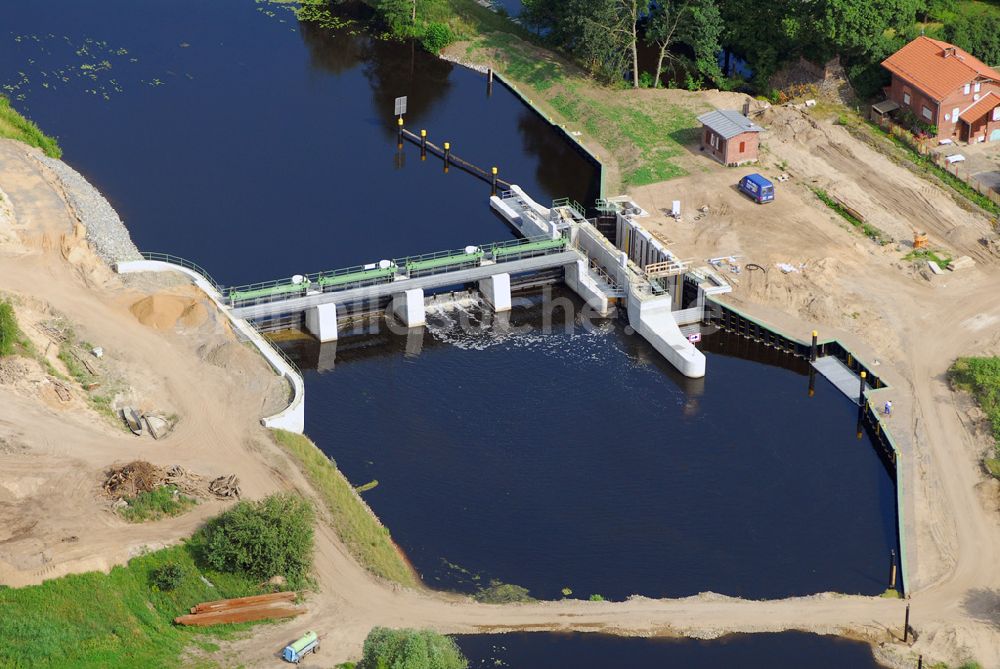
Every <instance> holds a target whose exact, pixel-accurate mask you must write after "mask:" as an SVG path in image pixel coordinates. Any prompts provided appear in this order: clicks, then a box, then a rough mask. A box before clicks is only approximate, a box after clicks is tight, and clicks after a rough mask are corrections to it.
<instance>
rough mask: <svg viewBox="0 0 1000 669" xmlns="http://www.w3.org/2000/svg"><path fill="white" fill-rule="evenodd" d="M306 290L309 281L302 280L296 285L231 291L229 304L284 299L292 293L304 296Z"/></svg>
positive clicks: (293, 283) (286, 284)
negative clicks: (276, 298) (275, 298)
mask: <svg viewBox="0 0 1000 669" xmlns="http://www.w3.org/2000/svg"><path fill="white" fill-rule="evenodd" d="M308 289H309V279H306V278H303V279H302V281H299V282H298V283H295V282H292V283H284V284H280V285H277V286H269V287H267V288H257V289H255V290H231V291H229V301H230V303H231V304H235V303H236V302H246V301H247V300H262V299H265V298H273V297H284V296H286V295H289V294H294V293H299V294H305V292H306V291H307V290H308Z"/></svg>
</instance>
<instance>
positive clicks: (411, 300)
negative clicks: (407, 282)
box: [389, 288, 427, 328]
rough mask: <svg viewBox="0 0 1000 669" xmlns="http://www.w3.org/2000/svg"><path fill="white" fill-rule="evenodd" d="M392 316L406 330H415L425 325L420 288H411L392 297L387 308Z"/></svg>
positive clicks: (422, 296)
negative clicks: (406, 328)
mask: <svg viewBox="0 0 1000 669" xmlns="http://www.w3.org/2000/svg"><path fill="white" fill-rule="evenodd" d="M389 310H390V311H391V312H392V315H393V316H395V317H396V319H397V320H399V322H400V323H402V324H403V325H405V326H406V327H408V328H416V327H420V326H421V325H426V323H427V310H426V309H425V308H424V291H423V289H422V288H411V289H410V290H407V291H406V292H403V293H397V294H396V295H393V297H392V304H391V305H390V306H389Z"/></svg>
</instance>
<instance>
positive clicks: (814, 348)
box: [809, 330, 819, 362]
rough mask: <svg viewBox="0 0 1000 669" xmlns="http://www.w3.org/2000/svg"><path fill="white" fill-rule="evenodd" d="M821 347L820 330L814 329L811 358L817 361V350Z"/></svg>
mask: <svg viewBox="0 0 1000 669" xmlns="http://www.w3.org/2000/svg"><path fill="white" fill-rule="evenodd" d="M818 348H819V332H817V331H816V330H813V343H812V348H811V349H809V360H811V361H812V362H816V351H817V349H818Z"/></svg>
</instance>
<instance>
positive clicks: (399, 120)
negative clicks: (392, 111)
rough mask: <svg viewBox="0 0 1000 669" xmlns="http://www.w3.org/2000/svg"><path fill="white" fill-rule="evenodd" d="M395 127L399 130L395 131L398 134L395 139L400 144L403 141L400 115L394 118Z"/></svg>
mask: <svg viewBox="0 0 1000 669" xmlns="http://www.w3.org/2000/svg"><path fill="white" fill-rule="evenodd" d="M396 127H397V128H399V132H398V133H397V134H398V137H397V141H398V142H399V143H400V144H402V143H403V117H402V116H400V117H399V118H398V119H396Z"/></svg>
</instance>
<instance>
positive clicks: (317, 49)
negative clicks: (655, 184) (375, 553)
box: [0, 0, 896, 667]
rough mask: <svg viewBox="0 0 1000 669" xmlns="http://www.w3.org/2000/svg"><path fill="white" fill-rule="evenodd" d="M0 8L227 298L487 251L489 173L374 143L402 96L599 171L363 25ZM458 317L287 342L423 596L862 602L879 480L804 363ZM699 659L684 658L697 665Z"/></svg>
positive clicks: (512, 151)
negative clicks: (692, 362) (507, 327)
mask: <svg viewBox="0 0 1000 669" xmlns="http://www.w3.org/2000/svg"><path fill="white" fill-rule="evenodd" d="M359 11H360V10H359ZM2 13H3V23H2V30H0V86H2V87H3V90H4V92H5V93H6V94H8V95H9V96H10V97H11V98H12V100H13V101H14V104H15V105H16V106H17V107H18V108H20V109H22V110H25V111H26V112H27V113H28V114H29V115H30V116H31V117H32V118H33V119H34V120H35V121H37V122H38V123H39V124H40V125H41V126H42V128H44V129H45V130H46V131H47V132H49V133H51V134H54V135H56V136H57V137H58V138H59V141H60V143H61V145H62V147H63V149H64V151H65V159H66V160H67V162H69V163H70V164H72V165H73V166H74V167H76V168H77V169H79V170H80V171H81V172H82V173H83V174H84V175H85V176H87V177H88V178H89V179H90V180H91V181H92V182H93V183H94V184H95V185H96V186H98V187H99V188H100V189H101V191H102V192H103V193H104V194H105V195H106V196H107V197H108V198H109V199H110V200H111V202H112V203H113V204H114V205H115V206H116V208H117V209H118V211H119V212H120V213H121V214H122V217H123V218H124V220H125V222H126V224H127V225H128V227H129V229H130V231H131V233H132V236H133V238H134V239H135V241H136V243H137V245H138V246H139V247H140V248H141V249H142V250H145V251H163V252H170V253H174V254H176V255H179V256H183V257H186V258H188V259H190V260H192V261H195V262H198V263H199V264H200V265H202V266H203V267H206V268H208V269H209V270H210V271H211V272H212V274H213V275H214V276H215V278H216V279H217V280H219V281H221V282H223V283H226V284H235V283H243V282H250V281H258V280H266V279H269V278H275V277H280V276H288V275H290V274H293V273H297V272H311V271H319V270H326V269H333V268H336V267H342V266H346V265H351V264H357V263H361V262H367V261H372V260H377V259H379V258H385V257H398V256H402V255H407V254H416V253H423V252H430V251H437V250H442V249H445V248H461V247H463V246H465V245H466V244H469V243H478V242H485V241H490V240H497V239H503V238H505V237H509V236H511V234H512V233H511V231H510V230H509V229H508V228H507V227H506V226H505V225H504V224H503V223H502V222H501V221H500V220H499V219H498V218H496V217H495V216H493V215H492V214H491V212H490V211H489V209H488V205H487V201H486V196H487V194H488V188H487V186H486V185H485V184H483V183H482V182H480V181H477V180H475V179H473V178H471V177H470V176H468V175H466V174H463V173H461V172H459V171H457V170H452V171H451V173H449V174H443V173H442V170H441V165H440V163H439V162H436V161H435V160H434V159H428V160H427V161H426V162H421V161H420V157H419V152H418V151H416V150H415V149H414V147H412V146H407V147H406V148H405V149H404V151H403V153H402V154H398V153H397V151H396V146H395V131H394V129H393V128H392V126H391V120H392V119H391V111H392V100H393V98H394V97H395V96H397V95H408V96H409V104H410V110H409V113H408V115H407V124H408V126H409V127H410V128H413V129H419V128H421V127H424V128H427V129H428V131H429V134H430V136H431V138H432V139H434V140H440V141H444V140H449V141H451V142H452V144H453V146H454V147H455V151H456V153H457V154H459V155H461V156H462V157H464V158H466V159H468V160H471V161H473V162H474V163H477V164H479V165H481V166H485V167H488V166H490V165H494V164H495V165H498V166H499V167H500V170H501V175H502V176H503V177H504V178H507V179H509V180H511V181H514V182H516V183H519V184H520V185H521V186H523V187H524V188H525V189H526V190H527V191H528V192H529V193H531V194H532V195H534V196H536V197H537V198H538V199H539V200H541V201H544V200H545V199H546V198H554V197H562V196H569V197H572V198H574V199H577V200H580V201H581V202H590V201H592V200H593V198H594V197H595V196H596V194H597V183H598V173H597V170H596V169H595V167H594V166H593V165H592V164H591V163H590V162H589V161H588V160H587V159H586V158H584V157H583V156H581V155H580V154H579V153H578V151H577V150H576V149H575V148H574V147H573V145H572V144H571V143H570V142H569V141H568V140H567V139H566V138H565V137H564V136H563V135H562V134H561V133H560V132H557V131H555V130H554V129H553V128H551V127H549V126H548V125H547V124H546V123H545V121H544V120H543V119H541V118H540V117H539V116H537V115H536V114H535V113H533V112H532V111H531V110H529V109H527V108H526V107H525V106H523V105H522V104H521V103H520V101H519V100H518V99H517V98H516V97H515V96H514V95H512V94H511V93H510V92H509V91H507V90H506V89H505V88H504V87H503V86H499V85H498V86H495V87H494V90H493V94H492V96H490V97H487V95H486V87H485V82H484V79H483V77H482V76H481V75H478V74H476V73H473V72H470V71H468V70H465V69H463V68H461V67H458V66H454V65H452V64H450V63H446V62H444V61H441V60H438V59H436V58H434V57H432V56H430V55H428V54H425V53H422V52H421V51H420V50H419V48H413V46H412V45H409V44H399V43H394V42H386V41H380V40H377V39H373V38H372V37H370V36H369V35H367V34H365V32H364V31H363V29H361V28H359V27H358V26H355V27H353V28H348V29H344V30H339V31H338V30H327V29H323V28H320V27H317V26H315V25H303V24H299V23H298V22H296V21H295V19H294V18H293V17H292V15H291V14H290V13H289V12H288V10H287V9H286V8H283V7H281V6H279V5H277V4H274V3H268V2H253V1H252V0H213V2H203V1H202V0H149V1H147V2H142V3H136V2H134V1H133V0H100V1H97V2H91V3H79V2H76V1H75V0H47V1H46V2H19V3H7V4H6V5H5V6H4V8H3V11H2ZM460 313H461V312H454V311H447V310H446V311H443V312H441V313H439V314H438V316H437V317H436V320H435V321H434V322H433V323H432V325H431V326H430V327H429V328H427V329H426V330H425V331H424V332H422V333H413V334H411V335H410V336H408V337H407V336H397V335H393V334H391V333H385V332H383V333H380V334H372V335H366V336H364V337H359V338H350V339H344V340H341V341H340V342H339V343H338V344H337V346H336V349H335V350H334V349H332V348H331V346H330V345H327V346H324V347H319V346H318V345H317V344H315V343H314V342H307V343H298V344H294V345H292V344H290V345H289V347H290V349H291V350H293V352H294V353H295V354H296V355H297V357H298V358H299V359H300V360H301V361H303V362H304V363H307V364H305V365H304V366H306V367H311V368H312V369H307V370H306V372H305V375H306V385H307V397H308V400H307V411H306V416H307V423H308V425H307V427H308V432H309V434H310V436H312V437H313V438H314V439H315V441H316V442H317V443H318V444H319V445H320V447H321V448H323V449H324V450H325V451H326V452H327V453H328V454H329V455H330V456H332V457H333V458H335V459H336V461H337V462H338V464H339V465H340V466H341V467H342V469H343V470H344V471H345V472H346V474H347V475H348V477H349V478H350V479H351V480H352V481H353V482H354V483H355V484H361V483H365V482H367V481H370V480H372V479H378V481H379V485H378V486H377V487H376V488H375V489H373V490H371V491H369V492H367V493H365V498H366V499H367V500H368V502H369V503H370V504H371V506H372V507H373V508H374V510H375V511H376V512H377V513H378V514H379V515H380V516H381V518H382V519H383V520H384V521H385V522H386V524H387V525H388V527H389V528H390V529H391V531H392V533H393V536H394V537H395V539H396V540H397V542H398V543H399V544H400V545H401V546H402V547H403V549H404V550H405V551H406V552H407V554H408V555H409V556H410V558H411V560H412V561H413V563H414V564H415V565H416V567H417V568H418V570H419V571H420V572H421V574H422V576H423V577H424V579H425V580H426V581H427V583H428V584H430V585H432V586H438V587H442V588H452V589H458V590H463V591H473V590H475V589H476V588H478V587H479V586H480V585H482V584H484V583H486V582H488V581H490V580H491V579H498V580H501V581H504V582H508V583H515V584H519V585H523V586H525V587H527V588H529V590H530V591H531V592H532V594H533V595H535V596H536V597H560V596H562V589H563V588H569V589H571V590H572V593H573V594H572V596H574V597H589V596H590V595H591V594H600V595H602V596H604V597H607V598H613V599H621V598H624V597H626V596H628V595H629V594H632V593H642V594H646V595H652V596H661V595H684V594H691V593H695V592H699V591H703V590H713V591H716V592H722V593H726V594H733V595H744V596H748V597H780V596H784V595H790V594H805V593H814V592H821V591H826V590H838V591H842V592H863V593H869V594H875V593H879V592H881V591H882V590H884V588H885V586H886V585H887V584H886V579H887V575H888V574H887V571H888V570H887V566H888V565H887V560H888V553H889V551H890V550H891V549H893V548H895V547H896V531H895V498H894V494H893V489H892V479H891V477H890V476H889V475H888V474H887V472H886V471H885V469H884V467H883V466H882V464H881V462H880V461H879V459H878V457H877V455H876V453H875V451H874V448H873V447H872V445H871V443H870V441H869V440H868V437H867V435H863V438H862V439H861V440H858V439H857V438H856V437H855V435H854V426H855V418H856V415H855V411H856V409H855V407H853V406H852V405H851V403H850V402H849V401H848V400H846V399H845V398H844V397H842V396H841V395H839V394H838V393H837V392H836V391H835V390H834V389H833V388H832V387H831V386H830V385H829V384H827V383H826V382H825V381H823V380H822V379H818V380H817V382H816V387H817V393H816V396H815V397H812V398H810V397H808V393H807V386H808V379H807V377H806V376H805V370H804V368H802V367H801V366H800V365H799V366H797V364H793V363H791V362H790V361H789V360H787V359H775V358H774V357H773V353H772V354H771V357H769V358H767V360H768V362H770V363H774V362H777V363H781V364H784V365H786V366H785V367H783V366H781V365H775V364H765V363H764V362H760V361H759V360H755V358H762V356H760V355H758V352H756V351H755V350H754V349H753V348H752V347H749V346H748V345H747V344H746V342H740V341H739V340H733V339H731V338H728V337H726V336H722V335H714V336H710V337H707V338H706V339H705V341H704V342H703V344H702V346H703V347H704V349H705V350H706V352H707V355H708V376H707V377H706V378H705V379H703V380H701V381H690V380H686V379H683V378H680V377H679V376H678V375H677V374H675V373H674V371H673V370H672V369H671V368H670V367H669V366H668V365H667V364H666V363H665V362H664V361H663V360H662V359H661V358H660V357H659V355H657V354H656V353H655V352H654V351H652V350H651V349H650V348H649V347H648V346H647V345H646V344H645V342H644V341H643V340H642V339H640V338H639V337H637V336H634V335H630V334H627V333H626V332H625V331H624V330H623V328H622V326H621V325H620V324H618V323H617V322H613V321H607V322H604V323H603V324H601V325H600V326H599V327H598V328H597V329H594V330H588V329H586V328H584V327H583V326H582V325H580V324H576V323H574V324H573V325H572V327H570V328H569V330H562V329H559V330H557V331H555V332H545V328H544V318H543V315H542V312H541V310H540V307H539V306H537V305H534V306H522V307H520V308H519V309H518V310H517V311H515V313H514V314H513V315H512V319H511V320H512V322H513V324H514V325H515V326H517V325H520V326H527V327H522V328H519V330H518V331H517V332H512V333H507V334H503V333H502V331H501V330H499V329H496V328H493V329H489V330H487V331H484V332H481V333H478V334H471V335H470V334H467V333H463V332H461V331H460V330H458V329H456V327H455V326H454V325H453V319H455V318H456V314H460ZM469 313H471V314H472V317H473V318H476V317H478V311H477V310H476V309H475V308H473V309H471V311H470V312H469ZM554 320H556V321H558V320H559V319H558V318H557V319H554ZM735 353H738V355H734V354H735ZM317 368H319V369H317ZM471 638H481V637H471ZM550 638H558V639H560V641H559V643H560V644H572V645H573V646H574V647H576V648H577V650H575V651H572V652H574V653H578V655H573V657H581V658H583V657H584V655H586V654H587V653H589V652H591V651H589V650H581V649H588V648H591V647H590V646H587V645H586V644H584V643H583V642H579V644H578V642H577V641H576V639H577V637H550V636H548V635H546V636H544V637H537V638H533V640H532V641H531V642H530V643H529V644H528V645H524V644H521V642H518V643H519V647H520V648H526V649H530V650H529V651H525V652H526V653H528V654H535V653H537V654H539V655H540V656H542V657H543V658H544V657H551V656H549V655H546V654H545V653H547V652H549V651H547V650H546V649H545V648H544V647H543V646H542V645H532V644H546V643H549V642H548V641H544V639H550ZM597 638H598V637H587V639H588V642H589V641H591V640H593V639H597ZM774 638H775V639H778V640H779V641H775V643H776V644H778V645H779V646H782V647H786V648H793V647H795V644H797V643H799V642H798V641H795V639H797V638H798V637H796V636H795V635H778V636H775V637H774ZM810 638H812V637H810ZM817 638H818V637H817ZM467 639H470V638H467ZM507 639H511V640H513V639H515V637H507ZM754 639H755V640H754V641H753V642H752V643H749V644H747V645H743V646H740V645H738V644H729V643H722V644H719V647H721V646H726V648H729V649H733V648H742V650H740V651H739V652H738V653H737V654H736V655H734V656H733V657H736V658H738V661H739V662H740V663H741V664H742V665H744V666H752V664H751V662H752V660H753V659H754V658H757V659H762V658H767V657H772V655H769V654H768V652H767V651H766V649H765V648H764V646H763V645H761V644H765V643H770V642H763V641H758V640H756V637H755V638H754ZM602 643H609V644H610V643H612V642H602ZM614 643H618V641H617V640H616V641H614ZM622 643H625V642H622ZM629 643H631V644H632V645H631V646H630V647H633V648H639V647H640V645H641V644H642V643H644V642H640V641H634V642H629ZM699 643H700V642H699ZM699 643H696V644H694V645H692V646H690V648H693V649H694V650H691V652H692V653H698V652H701V651H698V650H697V649H698V648H703V647H704V648H708V647H709V646H711V647H712V648H715V644H707V645H699ZM817 643H818V642H817ZM823 643H825V641H824V642H823ZM818 647H822V648H824V650H823V652H824V653H833V652H834V651H832V650H830V649H829V648H826V647H825V646H822V644H820V646H818ZM624 648H625V646H621V647H620V652H622V653H631V652H632V651H626V650H625V649H624ZM643 648H645V646H643ZM655 648H656V649H657V650H656V651H655V656H654V655H647V654H646V653H647V652H654V651H647V650H639V651H635V652H638V653H639V654H638V655H627V657H634V658H636V659H635V660H634V661H632V660H627V661H623V662H617V663H614V662H611V663H608V664H606V665H605V666H612V665H615V664H617V665H618V666H629V665H632V666H635V665H643V664H662V663H664V662H668V661H671V658H674V657H677V658H684V659H679V660H677V661H679V662H682V663H684V664H689V665H693V664H694V660H690V659H689V658H691V657H694V656H693V655H687V654H685V653H687V652H688V651H681V650H677V649H679V648H682V646H680V645H678V646H674V645H669V644H664V645H662V646H655ZM560 652H567V653H569V652H571V651H569V650H566V649H565V648H563V650H562V651H560ZM593 652H594V653H595V654H599V653H598V651H596V650H594V651H593ZM712 652H716V651H708V650H706V651H705V653H708V654H705V655H702V657H706V658H710V657H718V656H715V655H712V654H711V653H712ZM838 652H839V651H838ZM834 655H836V653H834ZM520 657H524V656H523V655H522V656H520ZM844 657H845V658H846V657H848V656H847V655H845V656H844ZM553 664H558V663H554V662H551V661H549V662H544V661H543V662H541V663H539V664H538V666H552V665H553ZM563 664H565V663H563ZM800 664H801V663H800ZM513 666H521V667H524V666H530V665H529V664H528V663H527V662H518V663H516V664H514V665H513ZM578 666H584V665H583V660H581V661H580V663H578ZM774 666H780V662H778V663H777V664H775V665H774ZM841 666H858V665H855V664H852V663H851V661H850V660H845V661H844V662H842V663H841Z"/></svg>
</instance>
